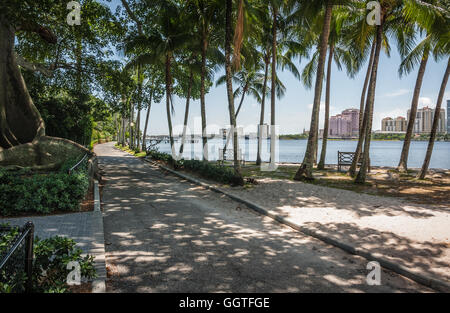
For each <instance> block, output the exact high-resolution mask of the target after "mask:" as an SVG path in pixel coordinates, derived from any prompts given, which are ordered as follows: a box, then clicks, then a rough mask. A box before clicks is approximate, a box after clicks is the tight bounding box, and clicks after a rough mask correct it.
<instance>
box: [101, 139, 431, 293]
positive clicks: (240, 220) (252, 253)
mask: <svg viewBox="0 0 450 313" xmlns="http://www.w3.org/2000/svg"><path fill="white" fill-rule="evenodd" d="M95 152H96V153H97V155H98V156H99V167H100V171H101V172H102V174H103V184H104V187H103V193H102V204H103V207H102V208H103V219H104V231H105V248H106V266H107V270H108V281H107V291H108V292H311V291H315V292H355V291H362V292H393V291H406V292H407V291H416V292H417V291H428V289H427V288H425V287H423V286H421V285H419V284H417V283H415V282H412V281H410V280H409V279H407V278H404V277H402V276H400V275H397V274H395V273H392V272H390V271H385V270H382V273H381V282H382V284H381V286H369V285H367V284H366V274H367V270H366V265H367V261H366V260H365V259H363V258H361V257H358V256H353V255H350V254H347V253H345V252H343V251H342V250H340V249H338V248H335V247H332V246H329V245H326V244H324V243H322V242H321V241H318V240H316V239H314V238H311V237H308V236H305V235H303V234H301V233H298V232H295V231H293V230H292V229H290V228H287V227H284V226H282V225H280V224H277V223H274V222H273V221H272V220H270V219H267V218H264V217H262V216H259V215H257V214H255V213H253V212H252V211H250V210H248V209H247V208H245V207H243V206H242V205H241V204H238V203H235V202H234V201H232V200H230V199H227V198H225V197H223V196H221V195H219V194H216V193H214V192H212V191H208V190H205V189H203V188H201V187H199V186H197V185H194V184H191V183H189V182H186V181H183V180H181V179H179V178H176V177H174V176H171V175H170V174H166V173H164V172H162V171H161V170H159V169H157V168H156V167H153V166H151V165H149V164H146V163H144V162H142V161H141V160H139V159H137V158H134V157H132V156H130V155H129V154H127V153H125V152H123V151H120V150H118V149H116V148H114V143H107V144H101V145H97V146H96V147H95Z"/></svg>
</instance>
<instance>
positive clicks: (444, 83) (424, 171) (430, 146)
mask: <svg viewBox="0 0 450 313" xmlns="http://www.w3.org/2000/svg"><path fill="white" fill-rule="evenodd" d="M449 73H450V59H449V60H448V62H447V69H446V70H445V74H444V78H443V79H442V84H441V89H440V90H439V96H438V99H437V103H436V108H435V111H434V119H433V126H432V128H431V134H430V140H429V141H428V148H427V154H426V155H425V159H424V160H423V165H422V169H421V170H420V172H419V174H418V175H417V178H419V179H424V178H425V175H426V174H427V171H428V166H429V165H430V160H431V154H432V153H433V146H434V141H435V139H436V132H437V128H438V125H439V116H440V111H441V105H442V100H443V98H444V93H445V88H446V87H447V82H448V75H449Z"/></svg>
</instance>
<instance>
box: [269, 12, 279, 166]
mask: <svg viewBox="0 0 450 313" xmlns="http://www.w3.org/2000/svg"><path fill="white" fill-rule="evenodd" d="M272 10H273V25H272V81H271V94H270V163H271V164H275V154H276V151H275V148H276V145H275V141H276V138H275V137H276V133H275V122H276V120H275V104H276V103H275V101H276V84H277V15H278V8H277V6H276V5H272Z"/></svg>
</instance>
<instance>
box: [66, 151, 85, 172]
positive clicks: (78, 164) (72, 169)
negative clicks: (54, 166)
mask: <svg viewBox="0 0 450 313" xmlns="http://www.w3.org/2000/svg"><path fill="white" fill-rule="evenodd" d="M87 157H88V154H87V153H86V154H85V155H84V156H83V158H82V159H81V160H80V161H79V162H78V163H77V164H75V165H74V166H72V167H71V168H69V170H68V174H69V175H70V174H72V172H73V171H74V170H75V169H77V167H78V166H80V164H81V163H83V161H84V160H85V159H86V158H87Z"/></svg>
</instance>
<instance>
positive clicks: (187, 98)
mask: <svg viewBox="0 0 450 313" xmlns="http://www.w3.org/2000/svg"><path fill="white" fill-rule="evenodd" d="M193 79H194V73H193V71H192V69H190V73H189V85H188V91H187V92H188V93H187V96H186V109H185V111H184V124H183V135H182V136H181V145H180V158H182V157H183V152H184V142H185V141H186V131H187V124H188V120H189V104H190V101H191V92H192V82H193Z"/></svg>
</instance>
